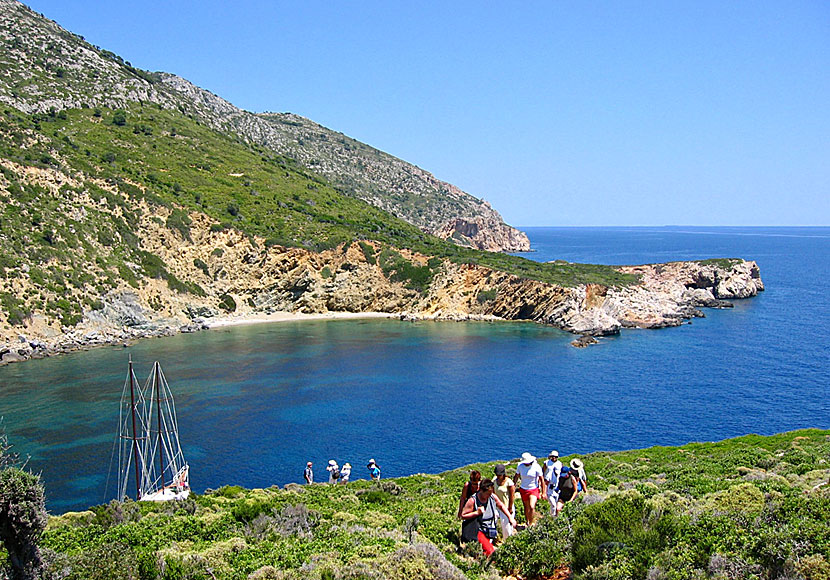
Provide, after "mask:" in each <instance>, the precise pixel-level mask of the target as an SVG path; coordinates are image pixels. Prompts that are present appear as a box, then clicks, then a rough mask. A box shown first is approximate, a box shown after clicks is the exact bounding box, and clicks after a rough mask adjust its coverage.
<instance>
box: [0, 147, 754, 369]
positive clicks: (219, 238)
mask: <svg viewBox="0 0 830 580" xmlns="http://www.w3.org/2000/svg"><path fill="white" fill-rule="evenodd" d="M0 167H2V168H3V169H4V170H5V171H6V172H7V173H9V174H10V175H11V174H16V175H19V177H20V179H22V180H23V181H24V182H25V183H29V184H35V185H37V186H38V187H40V188H42V189H44V190H48V191H50V192H52V193H53V194H54V195H55V196H56V198H57V197H58V196H59V197H60V200H61V201H60V203H61V208H62V210H61V213H62V215H66V216H70V217H71V219H72V223H71V224H69V225H68V226H66V227H71V228H76V227H77V228H80V227H81V226H82V224H83V223H84V222H85V220H91V221H90V223H93V224H104V223H107V222H108V221H113V220H117V219H118V218H119V216H122V215H124V214H125V212H127V211H129V213H130V214H131V215H133V218H131V219H135V220H138V221H137V223H136V224H135V228H134V231H135V233H136V236H135V240H136V241H135V243H137V244H138V249H140V250H141V252H142V253H144V255H146V256H151V257H153V260H155V261H157V263H158V264H161V265H163V267H164V270H163V273H164V275H161V274H155V276H157V277H149V276H148V275H146V274H145V271H144V270H143V268H142V267H140V266H139V265H136V264H131V263H129V262H125V263H124V264H123V266H124V268H125V269H124V270H117V269H113V268H112V267H111V266H110V265H108V258H109V257H110V253H111V252H112V251H114V250H113V246H110V245H108V244H105V243H102V242H101V241H100V240H96V239H94V237H90V239H87V240H86V241H85V242H86V245H88V246H89V248H88V249H89V251H90V252H92V254H90V255H92V256H94V258H95V259H94V260H90V259H87V258H84V254H82V253H72V252H70V248H68V247H67V248H66V249H65V251H64V252H63V254H62V255H63V256H64V258H63V259H64V260H65V263H59V262H58V261H57V258H55V259H53V261H52V262H51V264H50V267H53V268H55V271H56V272H58V271H59V272H65V273H66V274H62V275H66V276H68V275H70V274H71V273H72V272H73V271H75V270H77V267H76V264H84V266H83V269H84V276H85V280H87V281H86V282H85V283H83V284H77V285H65V286H60V287H59V286H56V285H54V284H44V283H43V276H44V272H43V270H42V267H41V266H37V265H35V266H30V265H29V264H27V263H19V265H17V266H11V265H6V266H4V275H3V276H0V300H2V304H3V305H4V308H0V360H2V361H3V362H14V361H19V360H25V359H27V358H31V357H38V356H45V355H47V354H51V353H56V352H65V351H68V350H73V349H77V348H86V347H89V346H94V345H100V344H119V343H124V342H128V341H132V340H135V339H138V338H143V337H148V336H158V335H167V334H173V333H177V332H192V331H195V330H199V329H202V328H205V327H206V326H209V325H210V324H211V323H212V321H214V320H216V319H217V318H220V317H222V316H246V315H259V314H268V313H275V312H299V313H327V312H382V313H391V314H396V315H400V316H403V317H406V318H410V319H412V318H432V319H447V320H470V319H487V320H494V319H501V320H531V321H535V322H539V323H543V324H549V325H553V326H556V327H559V328H562V329H564V330H567V331H569V332H573V333H576V334H583V335H590V336H602V335H608V334H615V333H618V332H620V330H621V329H623V328H661V327H667V326H676V325H678V324H681V323H683V322H684V321H686V320H689V319H690V318H693V317H696V316H702V312H701V310H700V308H703V307H727V306H729V303H728V302H727V300H733V299H738V298H745V297H749V296H754V295H755V294H757V292H759V291H762V290H763V289H764V286H763V282H762V281H761V277H760V273H759V270H758V266H757V265H756V264H755V263H754V262H745V261H743V260H710V261H704V262H673V263H668V264H652V265H645V266H626V267H620V268H618V269H619V270H620V271H621V272H623V273H626V274H630V275H634V276H636V277H637V278H638V279H639V282H638V283H636V284H631V285H628V286H620V287H614V286H611V287H608V286H603V285H600V284H583V285H577V286H574V287H565V286H558V285H555V284H550V283H544V282H540V281H537V280H530V279H527V278H521V277H518V276H515V275H511V274H507V273H505V272H501V271H496V270H492V269H490V268H487V267H483V266H480V265H471V264H457V263H454V262H451V261H449V260H445V261H443V262H441V261H437V262H436V260H434V259H430V257H429V256H424V255H420V254H416V253H414V252H411V251H408V250H402V249H397V250H396V249H394V248H390V247H388V246H381V245H380V244H378V243H376V242H370V241H363V242H361V243H351V244H348V245H343V246H340V247H338V248H335V249H332V250H327V251H324V252H320V253H314V252H311V251H309V250H305V249H300V248H284V247H280V246H270V247H269V245H268V244H266V241H265V240H264V239H261V238H257V237H256V236H250V235H245V234H243V233H241V232H239V231H237V230H233V229H224V228H216V227H213V226H215V225H216V223H215V221H214V220H212V219H211V218H209V217H208V216H206V215H205V214H202V213H197V212H191V213H190V214H189V216H188V219H189V220H190V225H189V229H188V232H187V236H186V237H183V234H182V232H181V231H180V230H177V229H170V228H169V227H168V226H167V225H166V224H167V222H168V218H169V217H170V215H171V213H172V212H173V211H181V209H178V210H174V209H173V208H166V207H163V206H152V207H151V206H150V205H148V202H147V200H146V199H140V200H136V199H133V198H131V197H129V196H127V195H125V194H123V193H121V192H120V191H119V190H118V189H117V188H115V187H113V186H110V185H109V184H107V183H106V182H103V181H97V182H95V183H96V186H97V187H100V188H102V189H107V188H108V189H107V191H108V192H109V194H110V195H111V196H112V197H111V198H110V201H112V203H111V204H102V203H100V202H97V201H95V200H94V199H92V198H91V197H90V196H89V195H88V193H87V192H86V190H85V188H84V187H82V183H81V182H80V181H76V180H75V178H74V177H72V176H69V175H66V174H64V173H62V172H61V171H59V170H57V169H54V168H48V169H44V168H33V167H23V166H20V165H17V164H13V163H10V162H2V163H0ZM1 185H2V183H0V186H1ZM119 196H120V201H119V200H117V199H116V198H118V197H119ZM116 201H117V203H116ZM9 203H13V204H14V203H17V202H16V201H15V200H11V201H10V202H9ZM15 207H18V206H15ZM19 207H20V212H21V213H23V212H24V211H25V210H26V208H24V207H23V206H19ZM85 231H86V230H85ZM67 235H68V234H67ZM112 235H116V234H115V233H113V234H112ZM117 235H119V236H120V235H122V234H117ZM82 245H83V244H82ZM383 256H387V257H386V258H384V257H383ZM389 256H396V257H395V258H394V259H393V260H392V262H390V261H389ZM84 260H86V261H84ZM395 261H402V262H403V263H407V264H409V266H410V267H411V269H412V270H413V271H419V272H420V271H423V270H422V269H424V268H428V269H429V271H430V279H429V280H428V281H427V283H426V285H423V284H422V285H415V284H411V283H409V282H408V281H407V279H405V278H403V277H400V276H395V275H393V268H391V267H390V263H394V262H395ZM159 272H161V271H159ZM171 280H176V281H178V283H177V284H171V283H170V281H171ZM183 288H184V289H183ZM102 289H103V291H102ZM187 289H189V290H187ZM75 312H77V313H78V316H77V317H75V316H74V315H73V313H75Z"/></svg>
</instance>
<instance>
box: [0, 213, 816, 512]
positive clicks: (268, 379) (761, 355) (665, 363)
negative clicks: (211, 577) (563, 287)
mask: <svg viewBox="0 0 830 580" xmlns="http://www.w3.org/2000/svg"><path fill="white" fill-rule="evenodd" d="M525 231H527V233H528V235H529V237H530V240H531V243H532V246H533V249H534V251H533V252H528V253H526V254H522V255H524V256H526V257H527V258H530V259H532V260H539V261H547V260H554V259H563V260H568V261H572V262H584V263H598V264H616V265H619V264H643V263H655V262H666V261H672V260H696V259H705V258H713V257H725V258H732V257H738V258H744V259H750V260H755V261H757V263H758V265H759V266H760V270H761V276H762V278H763V280H764V283H765V285H766V291H765V292H763V293H761V294H759V295H758V296H757V297H755V298H750V299H746V300H737V301H735V302H734V304H735V306H734V308H732V309H724V310H707V311H706V318H702V319H695V320H693V321H692V322H691V323H689V324H684V325H683V326H680V327H676V328H668V329H661V330H623V331H622V332H621V334H620V335H619V336H614V337H609V338H603V339H601V340H600V342H599V344H597V345H593V346H591V347H588V348H584V349H577V348H574V347H572V346H570V342H571V341H572V340H573V339H574V337H573V336H572V335H570V334H567V333H565V332H562V331H560V330H557V329H555V328H550V327H546V326H541V325H538V324H534V323H529V322H498V323H496V322H404V321H398V320H386V319H362V320H317V321H300V322H280V323H272V324H257V325H248V326H237V327H226V328H222V329H215V330H211V331H207V332H201V333H196V334H187V335H178V336H172V337H165V338H154V339H148V340H142V341H139V342H137V343H135V344H133V345H132V346H130V347H128V348H125V347H123V346H113V347H103V348H97V349H92V350H89V351H85V352H77V353H72V354H67V355H61V356H55V357H51V358H47V359H43V360H34V361H29V362H25V363H20V364H13V365H8V366H5V367H0V416H2V417H3V420H2V424H0V428H1V429H4V430H5V432H6V434H7V435H8V439H9V442H10V443H11V444H12V445H13V451H15V452H17V453H18V454H19V455H20V457H21V461H22V462H24V463H25V466H26V468H27V469H29V470H31V471H33V472H35V473H39V474H41V476H42V480H43V483H44V485H45V488H46V495H47V506H48V508H49V510H50V511H51V512H52V513H63V512H65V511H70V510H80V509H85V508H87V507H88V506H92V505H97V504H101V503H104V502H107V501H109V500H111V499H113V498H114V497H115V495H116V491H115V486H116V484H115V481H116V478H117V476H116V474H115V461H114V459H113V457H114V456H113V452H114V442H115V437H116V431H117V424H118V412H119V400H120V397H121V392H122V388H123V386H124V382H125V378H126V374H127V360H128V357H130V356H131V357H132V359H133V361H134V364H135V369H136V374H137V375H138V378H139V380H141V381H143V380H144V379H145V378H146V376H147V374H149V372H150V369H151V365H152V363H153V361H155V360H158V361H160V362H161V364H162V367H163V369H164V372H165V374H166V376H167V379H168V381H169V383H170V386H171V389H172V391H173V393H174V396H175V403H176V409H177V413H178V419H179V431H180V440H181V442H182V445H183V448H184V452H185V455H186V458H187V460H188V462H189V464H190V466H191V468H190V473H191V484H192V487H193V489H194V490H195V491H197V492H201V491H204V490H205V489H208V488H214V489H215V488H218V487H220V486H222V485H241V486H244V487H249V488H250V487H268V486H271V485H280V486H282V485H285V484H287V483H289V482H300V481H302V473H303V468H304V467H305V464H306V462H307V461H312V462H313V463H314V470H315V477H316V479H317V480H322V479H325V477H324V476H325V475H326V472H325V470H324V468H325V466H326V463H327V462H328V461H329V460H330V459H335V460H337V461H338V462H339V463H340V464H341V465H342V464H343V463H345V462H349V463H351V465H352V466H353V471H352V474H353V475H352V478H353V479H355V478H364V477H366V476H367V472H366V467H365V466H366V463H367V461H368V460H369V459H370V458H373V459H375V460H376V461H377V463H378V464H379V465H380V467H381V469H382V471H383V476H384V477H392V476H402V475H408V474H413V473H419V472H426V473H437V472H442V471H445V470H449V469H454V468H457V467H461V466H464V465H468V464H470V463H474V462H479V461H489V460H497V459H499V460H509V459H511V458H516V457H518V456H520V455H521V454H522V453H523V452H525V451H529V452H531V453H533V454H534V455H537V456H544V455H545V454H547V453H548V452H549V451H550V450H552V449H557V450H558V451H559V452H560V453H561V454H562V455H569V454H585V453H589V452H592V451H599V450H622V449H631V448H642V447H648V446H652V445H680V444H684V443H687V442H691V441H714V440H720V439H724V438H727V437H734V436H739V435H744V434H747V433H759V434H773V433H778V432H782V431H788V430H792V429H799V428H804V427H819V428H823V429H827V428H830V356H829V353H830V338H828V329H830V293H829V292H828V290H827V288H828V282H829V281H830V228H818V227H816V228H799V227H778V228H769V227H730V228H725V227H718V228H714V227H636V228H634V227H632V228H607V227H605V228H560V227H548V228H526V229H525ZM587 468H588V470H589V471H590V463H589V464H588V465H587Z"/></svg>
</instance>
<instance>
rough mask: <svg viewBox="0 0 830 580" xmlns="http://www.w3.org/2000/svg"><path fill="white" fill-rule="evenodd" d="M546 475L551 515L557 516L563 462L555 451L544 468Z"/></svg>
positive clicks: (551, 453)
mask: <svg viewBox="0 0 830 580" xmlns="http://www.w3.org/2000/svg"><path fill="white" fill-rule="evenodd" d="M542 471H543V472H544V474H545V489H547V492H548V502H550V513H551V515H554V516H555V515H556V514H557V511H556V504H557V502H558V501H559V475H560V473H561V472H562V462H561V461H559V452H558V451H556V450H555V449H554V450H553V451H551V452H550V453H549V454H548V460H547V461H545V464H544V465H543V466H542Z"/></svg>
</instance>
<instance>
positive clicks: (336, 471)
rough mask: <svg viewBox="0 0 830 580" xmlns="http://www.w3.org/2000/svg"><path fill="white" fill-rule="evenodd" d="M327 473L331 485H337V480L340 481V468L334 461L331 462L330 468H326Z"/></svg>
mask: <svg viewBox="0 0 830 580" xmlns="http://www.w3.org/2000/svg"><path fill="white" fill-rule="evenodd" d="M326 471H328V472H329V483H337V480H338V479H340V468H339V467H338V466H337V462H336V461H335V460H334V459H330V460H329V466H328V467H326Z"/></svg>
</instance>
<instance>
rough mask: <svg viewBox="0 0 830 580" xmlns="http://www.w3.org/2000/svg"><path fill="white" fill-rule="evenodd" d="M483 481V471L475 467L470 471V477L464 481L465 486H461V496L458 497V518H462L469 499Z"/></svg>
mask: <svg viewBox="0 0 830 580" xmlns="http://www.w3.org/2000/svg"><path fill="white" fill-rule="evenodd" d="M480 483H481V473H479V472H478V471H476V470H475V469H473V470H472V471H471V472H470V479H469V480H467V481H465V482H464V487H462V488H461V497H459V498H458V514H457V515H458V519H461V512H462V511H463V510H464V506H465V505H466V503H467V500H468V499H470V498H471V497H473V494H474V493H476V492H477V491H478V486H479V484H480Z"/></svg>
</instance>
